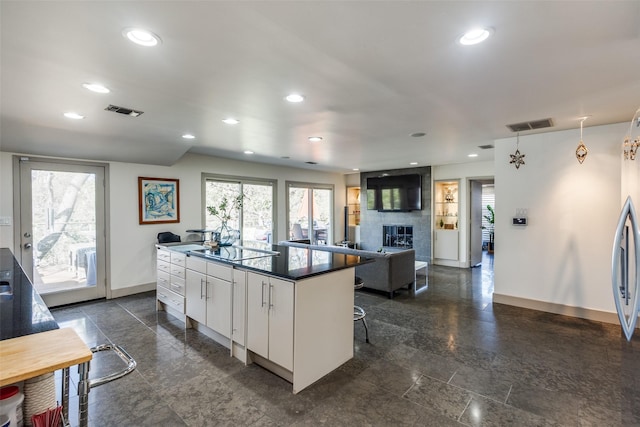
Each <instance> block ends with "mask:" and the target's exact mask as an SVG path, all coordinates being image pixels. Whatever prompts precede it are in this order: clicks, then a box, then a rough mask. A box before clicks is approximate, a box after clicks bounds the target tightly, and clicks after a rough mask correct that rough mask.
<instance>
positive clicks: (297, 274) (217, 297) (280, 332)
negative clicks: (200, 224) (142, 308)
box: [157, 243, 372, 393]
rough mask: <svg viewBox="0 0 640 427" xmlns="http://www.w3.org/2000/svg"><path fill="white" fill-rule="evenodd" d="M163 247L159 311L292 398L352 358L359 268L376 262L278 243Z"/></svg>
mask: <svg viewBox="0 0 640 427" xmlns="http://www.w3.org/2000/svg"><path fill="white" fill-rule="evenodd" d="M157 249H158V251H157V299H158V309H164V310H166V311H167V312H169V313H172V314H173V315H175V316H176V317H178V318H181V319H182V320H184V322H185V326H186V327H192V328H195V329H197V330H198V331H200V332H202V333H204V334H205V335H207V336H209V337H211V338H212V339H214V340H215V341H217V342H218V343H220V344H222V345H224V346H226V347H227V348H228V349H229V352H230V355H231V356H233V357H235V358H237V359H239V360H241V361H243V362H244V363H246V364H251V363H256V364H259V365H260V366H262V367H264V368H266V369H268V370H270V371H271V372H273V373H275V374H277V375H279V376H281V377H282V378H284V379H286V380H287V381H289V382H290V383H292V385H293V392H294V393H298V392H300V391H302V390H303V389H304V388H306V387H308V386H309V385H311V384H313V383H314V382H316V381H317V380H319V379H320V378H322V377H323V376H325V375H326V374H328V373H329V372H331V371H333V370H335V369H336V368H338V367H339V366H340V365H342V364H343V363H345V362H346V361H348V360H349V359H351V358H352V357H353V303H354V276H355V267H356V266H357V265H360V264H363V263H367V262H372V260H369V259H364V258H360V257H358V256H353V255H345V254H339V253H333V252H329V251H322V250H311V249H307V248H294V247H287V246H279V245H269V246H262V247H246V246H223V247H218V248H208V247H206V246H202V245H195V244H188V243H178V244H165V245H160V244H159V245H157Z"/></svg>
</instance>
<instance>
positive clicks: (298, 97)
mask: <svg viewBox="0 0 640 427" xmlns="http://www.w3.org/2000/svg"><path fill="white" fill-rule="evenodd" d="M285 99H286V100H287V101H289V102H302V101H304V96H302V95H300V94H297V93H292V94H290V95H287V97H286V98H285Z"/></svg>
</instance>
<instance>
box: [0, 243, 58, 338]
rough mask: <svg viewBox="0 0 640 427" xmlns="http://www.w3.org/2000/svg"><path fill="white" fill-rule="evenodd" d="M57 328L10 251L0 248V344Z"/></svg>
mask: <svg viewBox="0 0 640 427" xmlns="http://www.w3.org/2000/svg"><path fill="white" fill-rule="evenodd" d="M58 328H59V326H58V323H57V322H56V321H55V319H54V318H53V316H52V315H51V312H49V309H48V308H47V306H46V305H45V303H44V301H42V298H41V297H40V295H39V294H38V292H36V290H35V289H34V287H33V285H32V284H31V282H30V281H29V278H27V276H26V274H25V273H24V271H23V270H22V267H20V264H18V261H17V260H16V259H15V257H14V256H13V254H12V253H11V251H10V250H9V249H7V248H0V340H6V339H9V338H16V337H21V336H23V335H30V334H37V333H39V332H45V331H50V330H52V329H58Z"/></svg>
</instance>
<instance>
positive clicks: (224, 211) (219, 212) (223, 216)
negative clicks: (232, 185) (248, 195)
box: [207, 194, 243, 246]
mask: <svg viewBox="0 0 640 427" xmlns="http://www.w3.org/2000/svg"><path fill="white" fill-rule="evenodd" d="M242 202H243V195H242V194H239V195H237V196H234V197H227V196H223V197H222V199H221V200H220V204H219V205H218V206H207V211H208V212H209V215H211V216H213V217H215V218H217V219H218V220H219V221H220V227H218V228H217V233H218V236H219V243H220V245H221V246H229V245H231V244H233V242H234V241H235V240H236V239H238V238H239V237H240V236H239V232H238V230H233V229H231V228H229V221H230V220H232V219H233V218H234V217H235V216H236V215H237V212H238V211H239V210H240V209H242Z"/></svg>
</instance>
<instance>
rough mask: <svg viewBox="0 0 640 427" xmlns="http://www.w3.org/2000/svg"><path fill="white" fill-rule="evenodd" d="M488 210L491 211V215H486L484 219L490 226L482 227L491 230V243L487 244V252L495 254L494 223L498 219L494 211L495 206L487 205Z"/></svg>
mask: <svg viewBox="0 0 640 427" xmlns="http://www.w3.org/2000/svg"><path fill="white" fill-rule="evenodd" d="M487 210H488V211H489V215H484V219H485V220H487V223H488V224H489V226H488V227H482V228H486V229H489V243H488V244H487V252H488V253H490V254H492V253H493V231H494V222H495V218H496V214H495V211H494V210H493V206H491V205H487Z"/></svg>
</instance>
